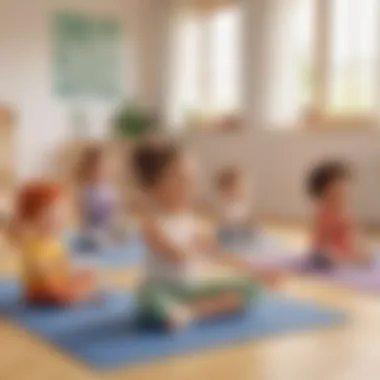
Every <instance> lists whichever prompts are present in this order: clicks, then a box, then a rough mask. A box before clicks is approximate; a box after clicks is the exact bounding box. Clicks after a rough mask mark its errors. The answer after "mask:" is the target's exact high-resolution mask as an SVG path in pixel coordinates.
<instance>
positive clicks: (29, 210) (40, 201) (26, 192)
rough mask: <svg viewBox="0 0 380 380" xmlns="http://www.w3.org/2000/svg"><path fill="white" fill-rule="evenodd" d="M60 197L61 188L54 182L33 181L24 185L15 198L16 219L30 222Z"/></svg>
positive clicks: (61, 193)
mask: <svg viewBox="0 0 380 380" xmlns="http://www.w3.org/2000/svg"><path fill="white" fill-rule="evenodd" d="M62 195H63V189H62V187H61V186H60V185H58V184H57V183H54V182H47V181H34V182H29V183H27V184H25V185H24V186H23V187H22V188H21V189H20V191H19V193H18V196H17V201H16V210H15V211H16V216H17V219H19V220H23V221H32V220H33V219H34V218H36V217H37V216H38V215H40V213H41V212H42V211H43V210H44V209H46V208H47V207H48V206H50V205H51V204H52V203H54V202H55V201H56V200H57V199H59V198H60V197H61V196H62Z"/></svg>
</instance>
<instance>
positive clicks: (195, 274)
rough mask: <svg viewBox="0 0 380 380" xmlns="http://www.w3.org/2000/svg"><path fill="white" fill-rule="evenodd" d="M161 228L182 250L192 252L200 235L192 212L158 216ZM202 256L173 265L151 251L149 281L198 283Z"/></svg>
mask: <svg viewBox="0 0 380 380" xmlns="http://www.w3.org/2000/svg"><path fill="white" fill-rule="evenodd" d="M157 225H158V226H159V228H160V229H161V233H162V234H163V235H164V236H165V238H166V239H167V240H168V241H169V242H170V244H173V246H175V247H176V249H178V250H180V251H181V250H183V251H184V252H185V251H189V250H192V249H193V247H194V245H195V242H196V239H197V236H198V231H199V230H198V223H197V220H196V218H195V216H194V215H192V214H191V213H180V214H173V215H165V216H163V215H162V216H160V217H158V220H157ZM200 259H201V256H200V255H199V256H198V257H196V256H195V257H194V256H191V257H190V258H187V259H186V260H185V261H183V262H181V263H173V262H172V261H170V260H167V259H165V258H164V257H163V255H160V254H159V253H157V252H152V251H151V249H149V248H147V280H148V281H153V282H161V283H169V284H174V285H176V284H178V285H180V284H185V283H189V282H190V283H192V282H195V281H197V279H198V278H199V272H200V271H199V266H200Z"/></svg>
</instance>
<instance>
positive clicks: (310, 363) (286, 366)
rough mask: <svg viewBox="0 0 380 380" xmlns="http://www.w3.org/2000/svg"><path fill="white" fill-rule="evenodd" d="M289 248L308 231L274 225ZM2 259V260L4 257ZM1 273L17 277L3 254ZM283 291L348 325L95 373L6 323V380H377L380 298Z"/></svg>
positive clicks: (111, 280)
mask: <svg viewBox="0 0 380 380" xmlns="http://www.w3.org/2000/svg"><path fill="white" fill-rule="evenodd" d="M270 228H271V230H272V231H273V232H274V233H276V234H278V235H279V236H281V237H282V238H283V239H284V241H285V242H286V244H289V245H290V246H302V245H303V244H304V231H302V229H297V228H295V227H284V226H274V225H271V226H270ZM1 255H2V256H1ZM0 257H2V258H1V259H0V263H2V265H1V272H2V273H3V275H14V274H15V273H17V262H16V261H15V260H14V258H12V257H9V255H7V254H4V253H3V254H1V253H0ZM102 276H103V280H104V282H107V283H108V284H109V285H112V286H115V287H118V288H120V287H125V288H127V287H130V286H133V284H135V283H136V280H137V278H138V277H139V274H138V273H136V272H135V273H132V272H127V271H125V272H121V271H118V272H112V273H111V272H107V273H103V274H102ZM281 292H283V293H286V294H288V295H291V296H294V297H297V298H302V299H308V300H313V301H315V302H318V303H320V304H322V305H329V306H331V305H333V306H337V307H341V308H342V309H344V310H347V311H348V312H349V315H350V319H349V322H348V323H347V324H345V325H343V326H340V327H336V328H332V329H327V330H326V329H325V330H322V331H321V330H319V331H313V332H307V333H296V334H291V335H286V336H281V337H276V338H274V339H270V340H264V341H260V342H253V343H248V344H243V345H238V346H233V347H226V348H224V349H216V350H210V351H201V352H198V353H196V354H193V355H191V356H182V357H178V358H174V359H168V360H164V361H161V362H159V363H152V364H144V365H142V366H139V367H137V368H133V369H121V370H118V371H114V372H107V373H96V372H93V370H91V368H88V367H86V366H85V365H84V364H83V363H79V362H76V361H74V360H73V359H71V358H70V357H69V356H67V355H66V354H65V353H62V352H58V351H56V349H55V348H53V347H51V346H49V345H48V344H46V343H45V342H43V341H41V340H40V339H39V338H37V337H34V336H31V335H30V334H29V333H27V332H25V331H22V330H21V329H20V328H16V327H15V326H12V325H10V324H8V323H6V322H5V321H2V320H0V379H1V380H24V379H25V380H77V379H78V380H82V379H83V380H90V379H110V380H111V379H115V380H116V379H126V380H127V379H128V380H153V379H154V380H193V379H194V380H195V379H196V380H208V379H218V380H230V379H234V380H379V379H380V299H377V298H375V297H371V296H366V295H363V294H357V293H354V292H349V291H347V290H343V289H339V288H334V287H331V286H327V285H325V284H318V283H314V282H312V281H310V280H305V279H297V278H290V279H287V280H286V282H285V284H284V286H283V287H282V288H281Z"/></svg>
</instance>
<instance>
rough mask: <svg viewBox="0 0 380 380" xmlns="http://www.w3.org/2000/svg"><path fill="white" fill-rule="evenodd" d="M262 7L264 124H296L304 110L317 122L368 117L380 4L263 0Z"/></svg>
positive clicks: (375, 81)
mask: <svg viewBox="0 0 380 380" xmlns="http://www.w3.org/2000/svg"><path fill="white" fill-rule="evenodd" d="M321 4H323V9H324V11H323V12H321V8H320V7H321ZM266 6H268V7H269V9H267V10H268V15H269V16H268V19H269V21H268V24H267V29H266V35H267V41H266V44H267V54H266V57H265V58H266V61H267V73H266V75H267V77H266V91H265V94H264V96H265V102H264V104H265V107H264V108H265V111H264V115H265V119H266V122H267V124H268V125H271V126H276V127H289V126H295V125H299V121H300V120H307V118H304V116H305V115H308V112H310V111H311V112H316V113H317V115H320V116H321V117H322V120H337V119H336V118H337V117H340V118H341V120H348V121H349V120H354V119H355V118H357V117H368V116H371V114H372V115H373V114H374V113H375V110H376V106H377V102H378V101H377V98H378V94H379V89H378V87H379V77H378V69H379V54H378V52H379V48H378V46H379V44H380V29H379V16H380V15H379V11H380V2H379V1H378V0H267V3H266ZM318 41H319V42H318ZM321 41H322V43H321ZM320 44H321V45H322V48H321V47H320V46H319V45H320ZM317 54H318V55H317ZM321 65H323V68H321ZM342 117H343V119H342ZM334 118H335V119H334Z"/></svg>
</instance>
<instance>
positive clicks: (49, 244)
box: [11, 181, 95, 306]
mask: <svg viewBox="0 0 380 380" xmlns="http://www.w3.org/2000/svg"><path fill="white" fill-rule="evenodd" d="M65 201H66V198H65V194H64V192H63V190H62V188H61V187H60V186H59V185H57V184H55V183H51V182H42V181H41V182H30V183H28V184H26V185H25V186H24V187H22V188H21V189H20V191H19V194H18V197H17V200H16V210H15V216H14V221H13V224H12V228H11V236H12V238H13V241H14V243H16V245H17V247H18V248H19V249H20V252H21V255H22V265H23V281H24V287H25V297H26V299H27V301H28V302H29V303H31V304H33V305H57V306H68V305H71V304H74V303H78V302H81V301H84V300H86V299H88V298H90V297H91V296H92V295H93V294H94V292H95V277H94V275H93V274H92V273H90V272H87V271H82V272H79V271H78V272H75V271H74V270H73V268H72V267H71V263H70V260H69V258H68V256H67V253H66V251H65V249H64V247H63V244H62V242H61V231H62V229H63V225H64V223H65Z"/></svg>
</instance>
